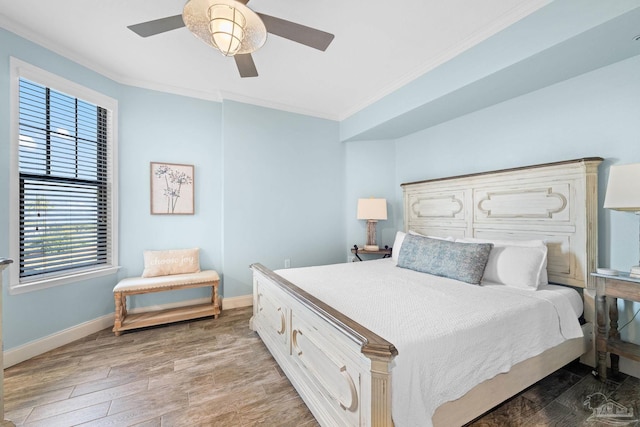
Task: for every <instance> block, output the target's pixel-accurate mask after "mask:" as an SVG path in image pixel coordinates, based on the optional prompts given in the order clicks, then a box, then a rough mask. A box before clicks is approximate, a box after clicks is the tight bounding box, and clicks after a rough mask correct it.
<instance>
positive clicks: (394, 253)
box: [391, 231, 407, 265]
mask: <svg viewBox="0 0 640 427" xmlns="http://www.w3.org/2000/svg"><path fill="white" fill-rule="evenodd" d="M406 235H407V234H406V233H405V232H403V231H398V232H397V233H396V239H395V240H394V241H393V246H392V247H391V258H392V259H393V262H394V264H396V265H398V255H399V254H400V247H401V246H402V242H404V236H406Z"/></svg>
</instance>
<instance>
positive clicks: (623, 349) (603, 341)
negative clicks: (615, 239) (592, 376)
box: [592, 273, 640, 381]
mask: <svg viewBox="0 0 640 427" xmlns="http://www.w3.org/2000/svg"><path fill="white" fill-rule="evenodd" d="M592 276H595V277H597V278H598V286H597V289H596V317H597V326H598V327H597V330H596V350H597V352H598V360H597V365H598V376H599V377H600V380H602V381H605V380H606V379H607V352H608V353H611V373H612V375H614V376H615V375H618V373H619V371H620V367H619V365H618V362H619V360H620V356H623V357H626V358H628V359H631V360H635V361H638V362H640V345H637V344H632V343H629V342H625V341H622V340H621V339H620V332H619V331H618V298H622V299H624V300H627V301H637V302H640V278H634V277H629V273H620V274H619V275H618V276H607V275H604V274H598V273H592ZM607 303H609V316H608V317H609V333H608V334H607V312H606V311H607Z"/></svg>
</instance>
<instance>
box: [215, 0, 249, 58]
mask: <svg viewBox="0 0 640 427" xmlns="http://www.w3.org/2000/svg"><path fill="white" fill-rule="evenodd" d="M209 19H210V20H211V21H209V31H210V32H211V43H212V44H213V45H214V46H215V47H216V48H217V49H218V50H219V51H220V52H222V54H223V55H224V56H233V55H235V54H236V53H237V52H238V50H239V49H240V45H241V44H242V40H244V28H245V26H246V24H247V20H246V19H244V15H242V13H240V11H239V10H238V9H236V8H235V7H232V6H229V5H226V4H214V5H213V6H211V7H210V8H209Z"/></svg>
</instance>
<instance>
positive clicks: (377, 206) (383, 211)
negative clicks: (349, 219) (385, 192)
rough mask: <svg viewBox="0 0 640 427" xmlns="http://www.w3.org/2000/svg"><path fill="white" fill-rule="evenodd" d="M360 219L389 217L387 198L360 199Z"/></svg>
mask: <svg viewBox="0 0 640 427" xmlns="http://www.w3.org/2000/svg"><path fill="white" fill-rule="evenodd" d="M358 219H373V220H379V219H387V200H386V199H374V198H371V199H358Z"/></svg>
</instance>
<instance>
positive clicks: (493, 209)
mask: <svg viewBox="0 0 640 427" xmlns="http://www.w3.org/2000/svg"><path fill="white" fill-rule="evenodd" d="M601 162H602V159H601V158H599V157H595V158H586V159H578V160H570V161H564V162H557V163H548V164H543V165H535V166H528V167H522V168H515V169H505V170H500V171H494V172H486V173H479V174H473V175H464V176H457V177H450V178H442V179H432V180H427V181H420V182H413V183H406V184H402V188H403V192H404V224H405V230H406V231H409V230H412V231H416V232H419V233H421V234H426V235H432V236H441V237H446V236H453V237H456V238H462V237H477V238H487V239H523V240H526V239H543V240H545V241H546V242H547V247H548V250H549V251H548V260H547V262H548V266H547V270H548V274H549V281H550V282H552V283H560V284H565V285H571V286H577V287H587V288H590V289H595V281H594V280H593V278H592V277H591V276H590V274H589V273H590V272H592V271H594V270H595V268H596V263H597V247H598V234H597V222H598V165H599V164H600V163H601Z"/></svg>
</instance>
